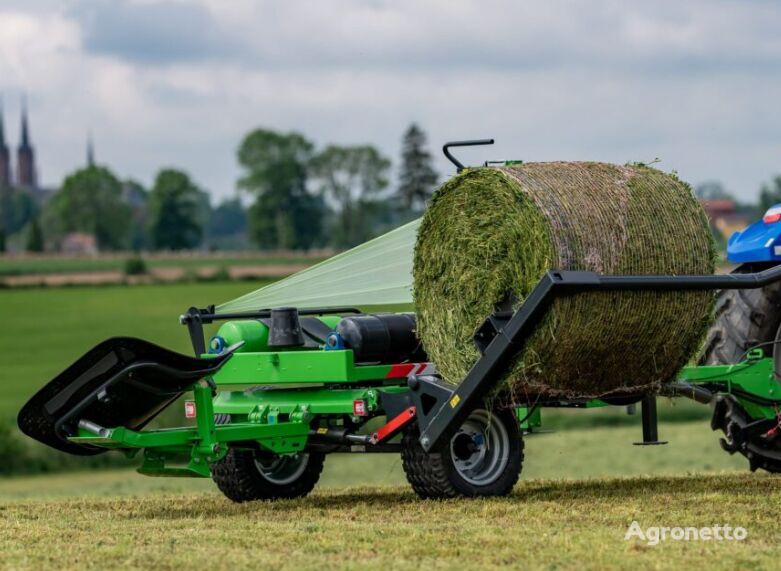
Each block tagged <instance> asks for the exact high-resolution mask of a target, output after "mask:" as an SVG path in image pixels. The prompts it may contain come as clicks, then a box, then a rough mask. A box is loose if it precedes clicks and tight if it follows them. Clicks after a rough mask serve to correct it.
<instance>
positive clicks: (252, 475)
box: [212, 448, 325, 503]
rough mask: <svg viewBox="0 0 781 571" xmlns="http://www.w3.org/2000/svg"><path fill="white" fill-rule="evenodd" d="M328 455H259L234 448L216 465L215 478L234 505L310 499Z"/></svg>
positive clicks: (310, 453)
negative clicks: (256, 501)
mask: <svg viewBox="0 0 781 571" xmlns="http://www.w3.org/2000/svg"><path fill="white" fill-rule="evenodd" d="M324 462H325V454H321V453H316V452H308V453H300V454H294V455H290V456H275V455H268V456H259V455H258V454H257V453H256V452H255V451H253V450H245V449H239V448H231V449H230V450H229V451H228V453H227V454H226V455H225V458H223V459H222V460H220V461H218V462H215V463H214V464H212V479H213V480H214V483H215V484H217V487H218V488H219V489H220V491H221V492H222V493H223V494H225V495H226V496H227V497H228V498H229V499H231V500H233V501H234V502H239V503H241V502H251V501H254V500H278V499H291V498H300V497H303V496H306V495H307V494H308V493H309V492H311V491H312V488H314V487H315V484H316V483H317V481H318V480H319V479H320V473H321V472H322V471H323V463H324Z"/></svg>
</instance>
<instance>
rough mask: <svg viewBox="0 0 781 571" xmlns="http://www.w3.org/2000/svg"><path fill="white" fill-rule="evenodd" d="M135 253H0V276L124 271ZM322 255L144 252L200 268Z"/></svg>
mask: <svg viewBox="0 0 781 571" xmlns="http://www.w3.org/2000/svg"><path fill="white" fill-rule="evenodd" d="M134 255H135V254H131V253H128V254H126V255H124V256H122V255H116V256H101V257H96V258H89V257H72V258H69V257H62V256H59V257H55V256H29V257H14V256H0V277H2V276H18V275H30V274H57V273H77V272H78V273H80V272H99V271H112V270H113V271H123V270H124V268H125V261H126V260H127V258H130V257H133V256H134ZM322 259H323V258H322V257H321V256H310V255H307V254H284V255H275V254H269V255H266V254H258V255H252V256H224V255H215V256H209V255H202V256H192V257H186V256H163V255H153V256H145V257H144V261H145V263H146V265H147V267H148V268H184V269H197V268H200V267H203V266H224V267H230V266H276V265H295V264H313V263H316V262H318V261H320V260H322Z"/></svg>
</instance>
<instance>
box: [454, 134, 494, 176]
mask: <svg viewBox="0 0 781 571" xmlns="http://www.w3.org/2000/svg"><path fill="white" fill-rule="evenodd" d="M493 144H494V140H493V139H474V140H471V141H450V142H449V143H445V144H444V145H442V152H443V153H445V156H446V157H447V160H449V161H450V162H451V163H453V164H454V165H456V172H461V171H462V170H464V169H465V168H466V167H465V166H464V165H463V164H462V163H461V161H459V160H458V159H457V158H455V157H454V156H453V154H452V153H451V152H450V147H475V146H477V145H493Z"/></svg>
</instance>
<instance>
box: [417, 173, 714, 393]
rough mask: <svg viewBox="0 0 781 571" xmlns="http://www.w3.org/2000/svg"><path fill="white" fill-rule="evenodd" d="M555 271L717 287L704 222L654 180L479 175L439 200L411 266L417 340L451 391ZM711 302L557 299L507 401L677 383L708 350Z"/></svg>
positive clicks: (659, 295) (655, 296) (674, 189)
mask: <svg viewBox="0 0 781 571" xmlns="http://www.w3.org/2000/svg"><path fill="white" fill-rule="evenodd" d="M550 269H562V270H590V271H595V272H600V273H604V274H625V275H627V274H672V275H681V274H711V273H713V270H714V249H713V244H712V239H711V235H710V232H709V229H708V223H707V219H706V218H705V215H704V213H703V211H702V209H701V207H700V206H699V204H698V203H697V201H696V200H695V198H694V197H693V196H692V193H691V191H690V189H689V187H688V186H687V185H685V184H684V183H682V182H681V181H679V180H678V179H677V178H676V177H674V176H672V175H668V174H665V173H663V172H661V171H658V170H655V169H652V168H648V167H645V166H615V165H609V164H602V163H573V162H569V163H568V162H552V163H527V164H522V165H517V166H512V167H503V168H481V169H470V170H468V171H465V172H464V173H463V174H461V175H460V176H457V177H455V178H453V179H451V180H450V181H449V182H447V183H445V185H443V186H442V188H440V190H439V191H438V192H437V193H436V195H435V197H434V199H433V201H432V204H431V206H430V207H429V209H428V211H427V212H426V214H425V215H424V217H423V220H422V223H421V226H420V228H419V231H418V239H417V243H416V246H415V253H414V265H413V276H414V300H415V305H416V311H417V315H418V334H419V336H420V337H421V339H422V340H423V344H424V346H425V348H426V351H427V352H428V354H429V357H430V358H431V359H432V361H433V362H434V363H435V364H436V366H437V368H438V370H439V371H440V373H441V374H442V375H443V377H444V379H445V380H446V381H448V382H450V383H458V382H460V381H461V379H462V378H463V377H464V375H465V374H466V372H467V371H468V370H469V368H470V367H471V366H472V365H473V364H474V362H475V361H476V359H477V358H478V356H479V354H478V352H477V349H476V348H475V346H474V344H473V342H472V337H473V335H474V332H475V330H476V328H477V327H478V326H479V325H480V324H481V323H482V322H483V320H484V319H485V318H486V316H488V315H489V314H490V313H491V312H492V311H493V310H494V308H495V306H496V304H497V303H499V302H501V301H502V300H503V299H504V298H505V297H506V295H507V294H508V293H509V292H512V293H513V294H515V296H516V297H517V298H518V300H520V301H522V300H523V299H524V298H525V297H526V296H527V295H528V294H529V292H530V291H531V289H532V288H533V287H534V285H535V284H536V283H537V282H538V280H539V278H540V277H541V276H542V275H543V274H544V273H545V272H546V271H548V270H550ZM712 306H713V295H712V294H711V293H708V292H695V291H683V292H591V293H587V294H581V295H578V296H575V297H568V298H562V299H558V300H557V301H556V302H555V303H554V304H553V306H552V307H551V309H550V310H549V311H548V313H547V316H546V317H545V318H544V320H543V322H542V323H541V324H540V326H539V327H538V328H537V330H536V332H535V333H534V334H533V336H532V338H531V339H530V340H529V342H528V343H527V345H526V347H525V349H524V350H523V351H522V353H521V354H520V356H519V358H518V359H517V361H516V363H515V364H514V366H513V367H512V370H511V372H510V373H509V374H508V375H507V377H506V379H505V380H504V383H503V385H502V386H503V388H504V389H509V390H507V391H505V394H509V395H510V396H511V397H512V398H513V400H516V401H525V400H526V399H525V398H524V397H523V395H527V394H545V395H552V396H568V397H572V396H579V397H586V396H599V395H605V394H609V393H614V392H624V391H628V392H632V391H636V390H641V389H642V390H647V389H648V388H651V387H654V386H656V385H658V384H659V383H661V382H664V381H667V380H670V379H671V378H672V377H673V376H674V375H675V373H676V372H677V371H678V370H679V369H680V368H681V367H682V366H683V365H684V364H685V363H686V361H687V360H688V359H689V358H690V356H691V355H692V353H693V352H695V351H696V349H697V348H698V346H699V343H700V341H701V338H702V336H703V334H704V333H705V331H706V329H707V327H708V324H709V321H710V315H711V311H712Z"/></svg>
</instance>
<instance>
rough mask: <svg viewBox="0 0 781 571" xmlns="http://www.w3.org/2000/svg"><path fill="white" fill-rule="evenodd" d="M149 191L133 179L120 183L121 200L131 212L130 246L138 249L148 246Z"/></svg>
mask: <svg viewBox="0 0 781 571" xmlns="http://www.w3.org/2000/svg"><path fill="white" fill-rule="evenodd" d="M148 199H149V192H148V191H147V190H146V189H145V188H144V186H143V185H142V184H141V183H140V182H137V181H135V180H132V179H130V180H126V181H125V182H123V183H122V202H124V203H125V204H127V205H128V206H129V207H130V210H131V212H132V214H131V222H130V248H131V249H133V250H135V251H139V250H144V249H146V248H148V247H149V239H148V233H149V232H148V227H149V223H148V222H147V216H146V208H147V200H148Z"/></svg>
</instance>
